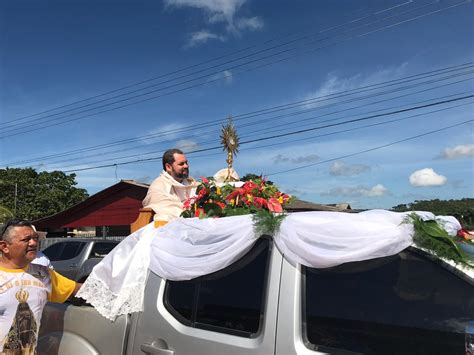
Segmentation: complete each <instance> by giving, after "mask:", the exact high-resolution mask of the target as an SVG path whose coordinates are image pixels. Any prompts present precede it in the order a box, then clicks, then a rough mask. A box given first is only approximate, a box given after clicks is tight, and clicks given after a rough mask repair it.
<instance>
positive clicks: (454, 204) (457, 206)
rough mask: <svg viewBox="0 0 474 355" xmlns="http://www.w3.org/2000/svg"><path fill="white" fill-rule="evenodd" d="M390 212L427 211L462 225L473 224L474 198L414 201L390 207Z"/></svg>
mask: <svg viewBox="0 0 474 355" xmlns="http://www.w3.org/2000/svg"><path fill="white" fill-rule="evenodd" d="M392 211H396V212H405V211H428V212H432V213H433V214H435V215H445V216H447V215H450V216H454V217H456V218H457V219H458V220H459V221H460V222H461V223H462V224H468V225H472V224H474V198H463V199H460V200H439V199H435V200H422V201H419V200H416V201H415V202H412V203H409V204H400V205H397V206H395V207H392Z"/></svg>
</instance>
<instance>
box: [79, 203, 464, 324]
mask: <svg viewBox="0 0 474 355" xmlns="http://www.w3.org/2000/svg"><path fill="white" fill-rule="evenodd" d="M417 213H418V214H419V215H420V216H421V217H422V218H424V219H434V218H435V217H434V215H433V214H431V213H428V212H417ZM406 216H407V213H395V212H389V211H385V210H372V211H367V212H362V213H337V212H302V213H293V214H289V215H288V216H287V217H286V218H285V219H284V220H283V222H282V224H281V226H280V230H279V231H278V233H277V234H276V235H275V236H274V240H275V243H276V245H277V247H278V249H279V250H280V251H281V253H282V254H283V255H284V257H285V258H286V259H287V260H289V261H290V262H291V263H293V264H296V263H301V264H303V265H306V266H310V267H316V268H326V267H331V266H335V265H339V264H342V263H345V262H349V261H360V260H367V259H373V258H378V257H383V256H389V255H393V254H396V253H398V252H400V251H401V250H403V249H405V248H406V247H408V246H409V245H410V244H411V243H412V235H413V226H412V225H411V224H409V223H404V220H405V218H406ZM436 218H437V219H438V220H439V221H440V222H441V224H442V225H444V228H445V229H446V230H447V231H448V232H449V233H450V234H451V235H454V234H455V233H456V231H457V230H458V229H460V228H461V226H460V224H459V222H458V221H457V220H456V219H455V218H453V217H436ZM257 237H258V236H256V235H255V233H254V230H253V223H252V216H249V215H246V216H235V217H226V218H216V219H214V218H209V219H203V220H200V219H197V218H191V219H182V218H180V219H177V220H175V221H173V222H171V223H169V224H167V225H165V226H164V227H161V228H154V226H153V223H151V224H149V225H147V226H146V227H144V228H142V229H140V230H139V231H137V232H136V233H134V234H132V235H130V236H129V237H127V238H126V239H125V240H124V241H122V242H121V243H120V244H119V245H118V246H117V247H116V248H115V249H114V250H113V251H112V252H111V253H110V254H109V255H107V256H106V257H105V258H104V260H103V261H102V262H101V263H99V264H98V265H97V266H96V267H95V268H94V270H93V271H92V273H91V275H90V276H89V278H88V279H87V281H86V282H85V283H84V285H83V286H82V288H81V290H80V291H79V293H78V296H79V297H82V298H84V299H86V300H87V301H88V302H89V303H91V304H92V305H93V306H94V307H96V308H97V310H98V311H99V312H100V313H101V314H102V315H103V316H105V317H106V318H109V319H115V317H117V316H118V315H120V314H127V313H131V312H137V311H141V310H142V309H143V293H144V289H145V283H146V277H147V273H148V270H151V271H153V272H154V273H156V274H158V275H159V276H161V277H162V278H164V279H168V280H188V279H192V278H195V277H198V276H202V275H205V274H209V273H212V272H215V271H218V270H221V269H223V268H225V267H226V266H228V265H230V264H232V263H233V262H235V261H237V260H238V259H239V258H240V257H241V256H243V255H244V254H245V253H246V252H247V251H248V250H250V248H251V247H252V246H253V244H254V243H255V241H256V238H257Z"/></svg>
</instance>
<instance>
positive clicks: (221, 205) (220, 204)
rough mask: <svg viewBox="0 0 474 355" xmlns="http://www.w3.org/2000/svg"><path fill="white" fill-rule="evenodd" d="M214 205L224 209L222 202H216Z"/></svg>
mask: <svg viewBox="0 0 474 355" xmlns="http://www.w3.org/2000/svg"><path fill="white" fill-rule="evenodd" d="M216 205H217V206H219V207H220V208H221V209H224V208H225V204H224V203H223V202H219V201H217V202H216Z"/></svg>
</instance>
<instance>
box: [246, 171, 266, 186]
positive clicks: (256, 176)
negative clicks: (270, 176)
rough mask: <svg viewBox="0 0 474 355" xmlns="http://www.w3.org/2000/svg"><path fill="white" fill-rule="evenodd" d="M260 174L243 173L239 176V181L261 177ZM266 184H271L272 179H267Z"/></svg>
mask: <svg viewBox="0 0 474 355" xmlns="http://www.w3.org/2000/svg"><path fill="white" fill-rule="evenodd" d="M261 178H262V176H261V175H256V174H252V173H248V174H245V175H244V176H242V177H241V178H240V181H249V180H255V179H261ZM267 184H268V185H273V181H270V180H267Z"/></svg>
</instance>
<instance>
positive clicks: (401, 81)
mask: <svg viewBox="0 0 474 355" xmlns="http://www.w3.org/2000/svg"><path fill="white" fill-rule="evenodd" d="M473 64H474V63H473V62H469V63H463V64H460V65H454V66H450V67H446V68H441V69H437V70H432V71H428V72H424V73H418V74H415V75H410V76H406V77H402V78H398V79H392V80H389V81H385V82H379V83H376V84H371V85H365V86H362V87H359V88H356V89H351V90H345V91H341V92H336V93H332V94H328V95H324V96H318V97H313V98H309V99H306V100H300V101H296V102H290V103H287V104H284V105H278V106H273V107H269V108H265V109H259V110H256V111H251V112H247V113H244V114H238V115H234V116H233V119H234V121H236V122H237V121H240V120H247V119H250V118H254V117H258V116H262V115H267V114H269V113H275V112H281V111H285V110H289V109H294V108H297V107H299V106H307V105H311V104H319V103H321V102H324V101H328V100H334V99H337V98H342V97H346V96H351V95H355V94H360V93H364V92H370V91H373V90H378V89H382V88H386V87H391V86H395V85H400V84H406V83H409V82H413V81H416V80H420V79H427V78H431V77H436V76H439V75H444V74H450V73H454V74H451V75H448V76H445V77H441V78H436V79H433V80H428V81H422V82H418V83H416V84H414V85H412V86H404V87H399V88H396V89H393V90H391V91H385V92H379V93H374V94H372V95H367V96H363V97H356V98H354V99H349V100H346V101H342V102H341V101H339V102H336V103H334V104H329V105H326V106H319V107H317V108H316V109H321V108H325V107H330V106H333V105H341V103H347V102H353V101H358V100H361V99H366V98H372V97H375V96H381V95H385V94H388V93H393V92H396V91H401V90H406V89H411V88H414V87H417V86H421V85H426V84H433V83H436V82H439V81H442V80H448V79H451V78H454V77H456V76H460V75H466V74H470V73H471V71H468V72H464V73H459V72H458V71H459V70H466V69H470V68H472V67H473ZM456 72H458V73H456ZM467 80H471V79H467ZM461 82H462V81H461ZM456 83H459V82H454V83H448V84H443V85H441V86H435V87H433V88H428V89H424V90H422V91H418V93H419V92H426V91H429V90H434V89H436V88H440V87H445V86H447V85H453V84H456ZM416 93H417V92H415V93H410V94H407V95H413V94H416ZM403 96H406V95H402V96H399V97H398V98H400V97H403ZM393 99H395V98H393ZM388 100H392V99H386V100H381V101H378V102H376V103H380V102H383V101H388ZM374 104H375V103H374ZM316 109H315V108H312V109H309V110H304V111H298V112H293V113H290V114H285V115H280V116H274V117H271V118H269V119H270V120H273V121H274V120H275V119H279V118H280V117H289V116H294V115H298V114H302V113H306V112H310V111H314V110H316ZM269 119H265V120H261V121H260V122H265V121H266V120H269ZM220 122H223V119H217V120H209V121H207V122H203V123H200V124H193V125H188V126H185V127H182V128H180V129H173V130H168V131H164V132H160V133H154V134H148V135H144V136H140V137H135V138H127V139H122V140H117V141H114V142H109V143H105V144H100V145H96V146H92V147H87V148H81V149H75V150H71V151H67V152H62V153H55V154H51V155H47V156H43V157H36V158H31V159H27V160H22V161H16V162H10V163H7V164H4V165H9V166H11V165H17V164H21V163H27V162H31V161H38V160H43V159H49V158H56V157H61V156H68V155H73V154H79V153H83V152H87V151H95V150H99V149H105V148H110V147H113V146H118V145H124V144H130V143H135V142H139V141H143V140H146V139H152V138H158V137H164V136H166V135H168V134H173V135H174V134H177V133H183V132H187V131H194V130H196V129H205V128H208V127H212V126H214V125H215V124H216V123H220ZM165 142H166V141H165ZM105 154H109V153H105Z"/></svg>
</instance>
